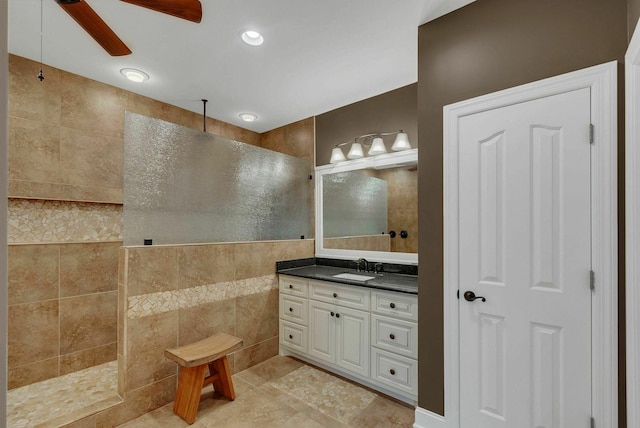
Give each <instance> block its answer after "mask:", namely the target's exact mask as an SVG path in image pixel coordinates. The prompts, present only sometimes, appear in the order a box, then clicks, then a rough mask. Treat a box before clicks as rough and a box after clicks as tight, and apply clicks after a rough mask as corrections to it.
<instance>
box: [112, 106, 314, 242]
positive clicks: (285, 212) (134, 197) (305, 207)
mask: <svg viewBox="0 0 640 428" xmlns="http://www.w3.org/2000/svg"><path fill="white" fill-rule="evenodd" d="M311 171H312V168H311V164H310V162H309V161H305V160H302V159H298V158H294V157H292V156H288V155H284V154H282V153H277V152H273V151H271V150H267V149H263V148H260V147H256V146H252V145H249V144H244V143H241V142H238V141H232V140H228V139H226V138H222V137H218V136H215V135H211V134H207V133H204V132H200V131H197V130H194V129H190V128H185V127H183V126H179V125H175V124H172V123H168V122H165V121H162V120H158V119H152V118H149V117H146V116H141V115H138V114H134V113H129V112H127V113H126V117H125V150H124V245H142V244H143V241H144V239H153V243H154V244H183V243H196V242H233V241H261V240H275V239H296V238H300V237H301V236H302V235H304V236H305V238H311V237H312V232H311V224H312V222H311V219H312V214H313V213H312V206H313V199H312V195H313V187H312V181H311V180H309V175H310V174H311Z"/></svg>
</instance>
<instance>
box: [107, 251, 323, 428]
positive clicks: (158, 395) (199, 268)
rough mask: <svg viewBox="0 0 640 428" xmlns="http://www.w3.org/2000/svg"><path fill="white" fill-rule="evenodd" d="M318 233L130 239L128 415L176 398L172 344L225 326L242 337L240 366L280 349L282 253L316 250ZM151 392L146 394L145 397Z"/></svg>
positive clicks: (121, 359) (124, 260) (125, 349)
mask: <svg viewBox="0 0 640 428" xmlns="http://www.w3.org/2000/svg"><path fill="white" fill-rule="evenodd" d="M313 254H314V241H313V240H309V239H306V240H291V241H265V242H248V243H224V244H204V245H201V244H194V245H176V246H174V245H170V246H147V247H144V246H143V247H122V248H121V249H120V262H119V266H120V268H119V296H120V298H119V302H118V318H119V320H118V325H119V334H118V342H119V343H118V364H119V367H120V370H119V372H120V379H119V392H120V394H121V396H122V397H123V398H124V399H125V401H124V403H122V404H121V405H119V406H117V407H116V408H114V409H111V410H108V411H106V412H105V413H104V415H103V416H99V418H101V417H102V418H103V419H104V420H105V421H109V423H111V424H117V423H122V422H125V421H127V420H130V419H132V418H133V417H135V416H138V415H141V414H144V413H146V412H148V411H149V410H152V409H153V408H156V407H160V406H162V405H164V404H166V403H168V402H170V401H172V400H173V397H174V394H175V387H176V376H177V374H178V369H177V365H176V364H175V363H173V362H172V361H170V360H168V359H167V358H166V357H165V356H164V350H165V349H167V348H172V347H176V346H181V345H185V344H188V343H192V342H194V341H198V340H201V339H204V338H206V337H208V336H210V335H212V334H215V333H218V332H224V333H228V334H232V335H235V336H238V337H241V338H242V339H243V340H244V345H243V347H242V348H241V349H240V350H238V351H236V352H234V353H232V354H230V356H229V364H230V368H231V371H232V372H233V373H236V372H239V371H242V370H244V369H246V368H248V367H251V366H253V365H255V364H257V363H259V362H262V361H265V360H267V359H269V358H271V357H273V356H275V355H277V353H278V282H277V277H276V275H275V262H276V261H277V260H285V259H293V258H299V257H313ZM142 396H146V399H145V400H144V401H142V402H141V401H140V400H139V398H140V397H142Z"/></svg>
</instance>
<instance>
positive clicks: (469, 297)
mask: <svg viewBox="0 0 640 428" xmlns="http://www.w3.org/2000/svg"><path fill="white" fill-rule="evenodd" d="M476 299H482V301H483V302H486V301H487V299H485V298H484V297H482V296H476V293H474V292H473V291H465V292H464V300H466V301H467V302H473V301H474V300H476Z"/></svg>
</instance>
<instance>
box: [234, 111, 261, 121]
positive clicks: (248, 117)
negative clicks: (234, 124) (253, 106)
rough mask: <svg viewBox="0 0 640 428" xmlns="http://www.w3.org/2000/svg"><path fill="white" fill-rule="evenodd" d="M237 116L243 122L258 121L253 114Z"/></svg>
mask: <svg viewBox="0 0 640 428" xmlns="http://www.w3.org/2000/svg"><path fill="white" fill-rule="evenodd" d="M238 116H239V117H240V119H242V120H244V121H245V122H255V121H256V119H258V116H257V115H255V114H253V113H240V114H239V115H238Z"/></svg>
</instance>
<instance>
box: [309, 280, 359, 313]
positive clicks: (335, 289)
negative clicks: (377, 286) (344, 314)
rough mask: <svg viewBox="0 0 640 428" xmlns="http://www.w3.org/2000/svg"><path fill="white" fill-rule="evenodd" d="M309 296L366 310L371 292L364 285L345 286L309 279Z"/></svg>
mask: <svg viewBox="0 0 640 428" xmlns="http://www.w3.org/2000/svg"><path fill="white" fill-rule="evenodd" d="M309 298H310V299H314V300H319V301H321V302H327V303H333V304H336V305H340V306H345V307H347V308H353V309H360V310H365V311H368V310H369V307H370V298H371V293H370V291H369V289H368V288H364V287H358V286H351V287H347V286H342V285H338V284H331V283H327V282H321V281H309Z"/></svg>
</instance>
